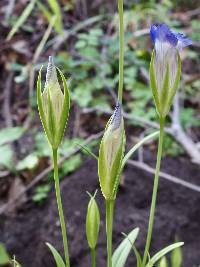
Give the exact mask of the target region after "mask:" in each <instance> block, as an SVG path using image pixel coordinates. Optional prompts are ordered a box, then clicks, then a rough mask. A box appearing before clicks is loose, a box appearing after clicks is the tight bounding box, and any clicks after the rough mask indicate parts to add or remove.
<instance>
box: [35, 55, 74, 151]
mask: <svg viewBox="0 0 200 267" xmlns="http://www.w3.org/2000/svg"><path fill="white" fill-rule="evenodd" d="M58 72H59V74H60V77H61V79H62V82H63V88H64V92H62V89H61V87H60V84H59V82H58V77H57V70H56V67H55V65H54V62H53V58H52V57H49V63H48V67H47V73H46V82H45V86H44V90H43V92H42V90H41V70H40V73H39V75H38V81H37V102H38V109H39V114H40V118H41V121H42V125H43V128H44V131H45V133H46V135H47V138H48V141H49V143H50V144H51V146H52V148H54V149H57V148H58V146H59V145H60V143H61V141H62V137H63V134H64V129H65V125H66V123H67V119H68V114H69V106H70V97H69V90H68V87H67V82H66V79H65V77H64V75H63V74H62V72H61V71H60V70H59V69H58Z"/></svg>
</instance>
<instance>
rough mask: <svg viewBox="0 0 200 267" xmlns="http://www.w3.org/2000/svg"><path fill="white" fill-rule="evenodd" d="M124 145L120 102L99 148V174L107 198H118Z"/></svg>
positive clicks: (102, 189)
mask: <svg viewBox="0 0 200 267" xmlns="http://www.w3.org/2000/svg"><path fill="white" fill-rule="evenodd" d="M124 147H125V133H124V120H123V116H122V106H121V104H120V103H118V104H117V106H116V108H115V112H114V114H113V115H112V117H111V118H110V120H109V121H108V124H107V126H106V129H105V133H104V136H103V138H102V141H101V144H100V149H99V160H98V174H99V180H100V186H101V191H102V193H103V196H104V197H105V199H106V200H114V199H115V198H116V193H117V189H118V185H119V179H120V171H121V166H122V159H123V156H124Z"/></svg>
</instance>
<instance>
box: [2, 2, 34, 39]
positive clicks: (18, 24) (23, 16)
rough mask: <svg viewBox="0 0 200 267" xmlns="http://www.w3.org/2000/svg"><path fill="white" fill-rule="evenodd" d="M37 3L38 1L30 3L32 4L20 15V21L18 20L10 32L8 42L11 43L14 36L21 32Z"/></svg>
mask: <svg viewBox="0 0 200 267" xmlns="http://www.w3.org/2000/svg"><path fill="white" fill-rule="evenodd" d="M35 1H36V0H32V1H30V3H29V4H28V5H27V7H26V8H25V9H24V11H23V12H22V14H21V15H20V17H19V19H18V20H17V22H16V23H15V24H14V26H13V28H12V29H11V31H10V32H9V34H8V36H7V38H6V40H7V41H9V40H10V39H11V38H12V37H13V35H14V34H15V33H16V32H17V31H18V30H19V28H20V27H21V26H22V25H23V24H24V23H25V21H26V20H27V18H28V16H29V15H30V14H31V12H32V10H33V8H34V6H35Z"/></svg>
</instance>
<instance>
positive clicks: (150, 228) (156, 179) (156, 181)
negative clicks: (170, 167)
mask: <svg viewBox="0 0 200 267" xmlns="http://www.w3.org/2000/svg"><path fill="white" fill-rule="evenodd" d="M164 124H165V120H164V119H160V136H159V144H158V153H157V163H156V171H155V177H154V186H153V194H152V201H151V210H150V216H149V226H148V233H147V239H146V246H145V251H144V256H143V261H142V267H145V264H146V261H147V257H148V253H149V248H150V243H151V237H152V231H153V225H154V217H155V208H156V199H157V192H158V184H159V174H160V164H161V158H162V148H163V138H164Z"/></svg>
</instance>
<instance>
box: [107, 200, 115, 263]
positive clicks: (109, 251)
mask: <svg viewBox="0 0 200 267" xmlns="http://www.w3.org/2000/svg"><path fill="white" fill-rule="evenodd" d="M114 204H115V201H114V200H106V236H107V267H112V231H113V211H114Z"/></svg>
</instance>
